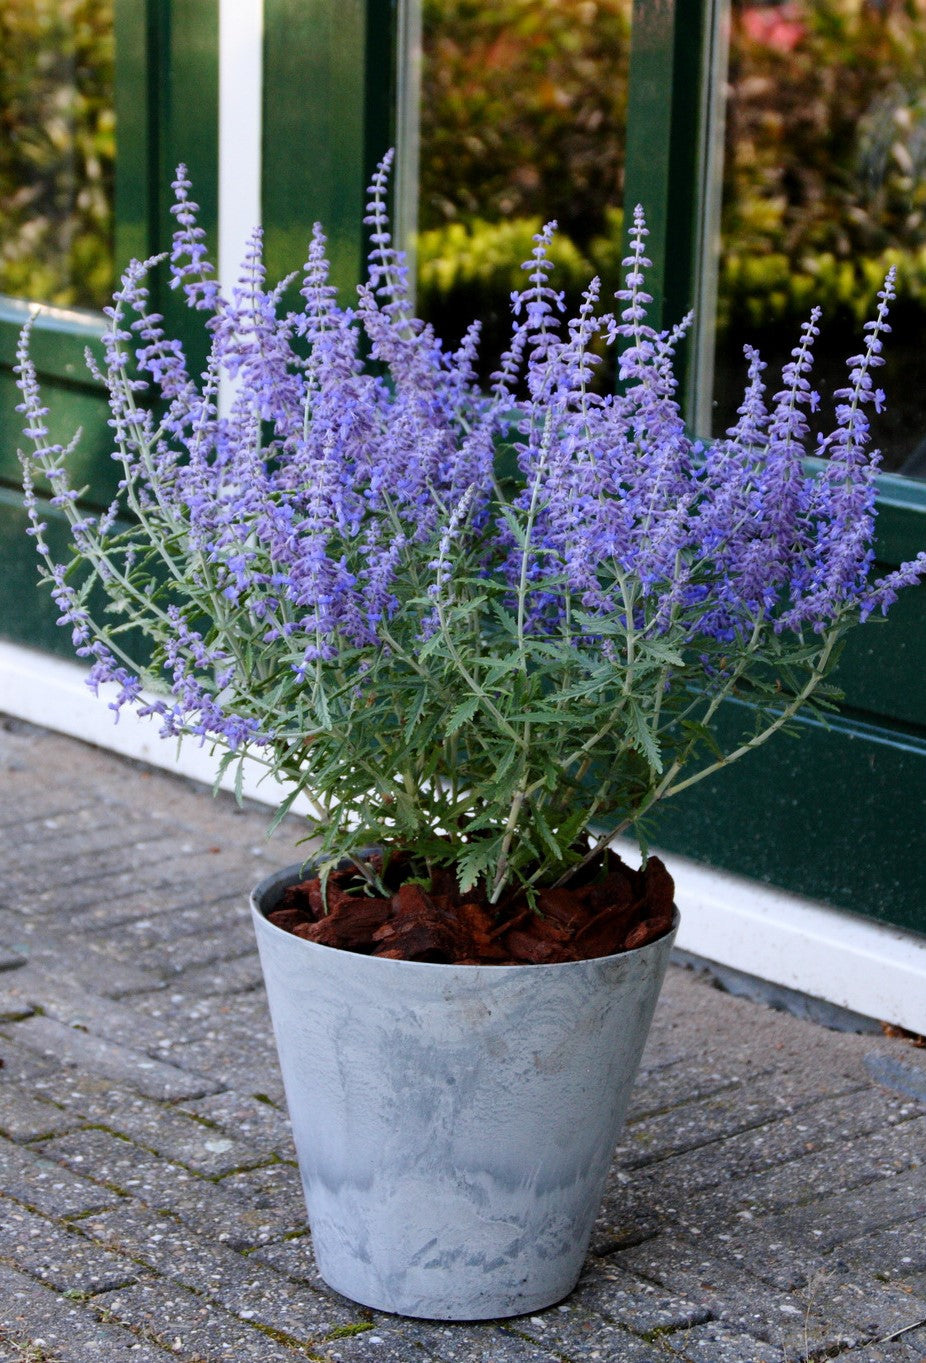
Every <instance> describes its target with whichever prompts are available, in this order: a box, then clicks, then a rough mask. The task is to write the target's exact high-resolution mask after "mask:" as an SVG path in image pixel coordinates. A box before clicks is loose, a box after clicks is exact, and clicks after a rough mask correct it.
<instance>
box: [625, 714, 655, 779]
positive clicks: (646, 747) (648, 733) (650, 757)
mask: <svg viewBox="0 0 926 1363" xmlns="http://www.w3.org/2000/svg"><path fill="white" fill-rule="evenodd" d="M627 719H628V726H627V727H628V736H629V738H630V741H631V743H632V744H633V746H634V747H635V748H636V749H637V751H638V752H641V753H642V754H643V756H644V757H645V758H646V760H647V762H648V763H649V765H650V766H651V767H652V769H653V771H655V772H661V771H662V757H661V756H660V753H659V745H658V744H657V742H656V740H655V738H654V737H653V733H652V730H651V729H650V727H649V725H648V724H647V722H646V716H645V715H644V714H643V711H642V710H641V709H640V706H639V704H638V702H637V701H636V700H634V698H633V697H632V696H629V697H628V698H627Z"/></svg>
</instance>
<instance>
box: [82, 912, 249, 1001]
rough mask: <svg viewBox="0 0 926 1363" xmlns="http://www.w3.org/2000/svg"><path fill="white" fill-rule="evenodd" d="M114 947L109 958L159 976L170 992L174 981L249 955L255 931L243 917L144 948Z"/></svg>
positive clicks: (177, 935) (178, 934)
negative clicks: (132, 963) (139, 967)
mask: <svg viewBox="0 0 926 1363" xmlns="http://www.w3.org/2000/svg"><path fill="white" fill-rule="evenodd" d="M117 947H118V949H116V950H114V949H113V944H112V943H111V944H110V946H109V948H108V950H109V954H110V955H112V956H115V957H116V958H117V959H120V960H126V961H134V962H135V964H136V965H140V966H142V967H143V968H144V969H145V970H151V971H154V972H155V973H156V974H158V975H162V976H163V977H164V978H165V979H166V981H167V987H168V988H169V987H170V986H171V984H172V983H173V982H174V980H175V979H179V980H180V981H182V979H183V976H184V975H185V974H186V973H187V972H190V971H198V970H202V969H204V968H205V967H208V966H220V965H221V964H222V963H223V962H226V961H233V960H235V959H237V958H238V957H241V956H247V955H248V954H250V953H252V952H253V951H254V929H253V927H252V926H251V923H250V922H245V921H244V920H243V915H242V917H241V921H239V922H234V921H232V922H230V923H226V924H224V925H222V926H221V927H216V928H214V929H212V930H211V931H206V929H205V928H204V927H203V928H201V929H200V930H198V931H195V932H187V933H184V934H182V935H181V934H180V933H179V932H178V933H176V935H174V936H172V937H171V938H170V939H168V940H167V941H161V942H154V943H151V944H150V945H148V946H144V947H136V946H134V945H133V944H132V943H124V942H119V943H118V944H117Z"/></svg>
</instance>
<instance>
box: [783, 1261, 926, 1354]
mask: <svg viewBox="0 0 926 1363" xmlns="http://www.w3.org/2000/svg"><path fill="white" fill-rule="evenodd" d="M803 1295H804V1297H805V1299H806V1301H807V1303H808V1307H809V1308H811V1309H812V1308H814V1307H815V1306H816V1304H817V1303H820V1304H822V1305H823V1306H824V1309H825V1311H826V1314H827V1315H828V1316H829V1317H830V1318H831V1319H838V1320H841V1321H843V1322H844V1323H845V1325H846V1327H847V1328H848V1329H850V1330H853V1329H854V1331H855V1332H856V1333H857V1334H858V1336H859V1337H860V1338H862V1339H883V1338H885V1337H887V1336H889V1335H892V1334H894V1333H895V1332H896V1331H897V1330H904V1329H908V1328H909V1327H910V1326H911V1325H915V1324H917V1323H918V1322H922V1321H926V1298H924V1297H921V1296H919V1295H917V1294H915V1293H914V1292H913V1291H912V1290H911V1288H910V1287H909V1286H908V1285H906V1284H904V1283H885V1282H880V1281H878V1280H877V1279H876V1278H875V1279H874V1280H873V1279H872V1276H871V1274H858V1273H853V1272H852V1270H851V1269H848V1268H845V1267H843V1266H840V1265H838V1264H836V1263H831V1264H828V1265H827V1268H826V1271H825V1272H824V1273H822V1274H821V1275H820V1277H819V1280H818V1281H811V1282H809V1283H808V1284H807V1286H806V1288H805V1289H804V1291H803ZM814 1342H815V1341H814V1340H813V1338H812V1336H811V1343H812V1344H813V1343H814Z"/></svg>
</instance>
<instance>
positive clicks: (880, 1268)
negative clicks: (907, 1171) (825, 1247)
mask: <svg viewBox="0 0 926 1363" xmlns="http://www.w3.org/2000/svg"><path fill="white" fill-rule="evenodd" d="M838 1255H839V1260H840V1261H841V1262H842V1264H843V1265H844V1266H845V1265H849V1266H851V1267H853V1268H855V1269H861V1270H865V1271H866V1272H867V1273H869V1274H870V1275H871V1276H872V1277H875V1278H877V1279H878V1280H879V1281H881V1282H887V1281H893V1280H895V1279H901V1280H902V1279H907V1278H912V1277H913V1275H915V1274H926V1217H919V1218H914V1217H911V1218H910V1220H908V1221H902V1222H900V1223H899V1224H898V1225H893V1226H884V1227H878V1228H877V1229H876V1230H873V1231H869V1232H867V1234H863V1235H860V1236H858V1237H856V1238H853V1239H850V1240H847V1241H846V1242H845V1243H844V1244H842V1245H840V1247H839V1250H838ZM920 1295H921V1296H926V1281H924V1284H923V1290H922V1291H921V1292H920Z"/></svg>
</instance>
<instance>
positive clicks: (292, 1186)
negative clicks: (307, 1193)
mask: <svg viewBox="0 0 926 1363" xmlns="http://www.w3.org/2000/svg"><path fill="white" fill-rule="evenodd" d="M220 1187H221V1188H223V1189H225V1190H226V1191H228V1192H230V1193H232V1194H234V1196H235V1197H239V1198H241V1199H243V1200H244V1201H245V1202H247V1203H248V1205H249V1206H251V1207H254V1208H256V1209H258V1210H259V1211H261V1212H265V1213H268V1214H269V1215H270V1216H271V1217H272V1221H271V1225H272V1227H273V1234H274V1236H275V1237H276V1238H282V1237H284V1236H285V1237H288V1236H291V1235H302V1234H304V1232H305V1231H306V1229H307V1228H308V1223H307V1220H306V1208H305V1197H304V1195H303V1191H302V1180H301V1179H300V1177H299V1170H298V1168H297V1167H296V1165H295V1163H286V1164H271V1165H263V1166H261V1167H260V1168H258V1169H250V1170H247V1171H244V1172H242V1173H234V1174H227V1175H226V1176H225V1177H224V1178H223V1179H222V1180H221V1182H220Z"/></svg>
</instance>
